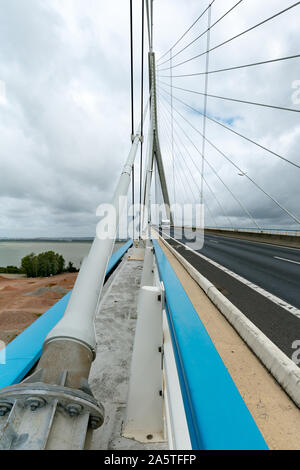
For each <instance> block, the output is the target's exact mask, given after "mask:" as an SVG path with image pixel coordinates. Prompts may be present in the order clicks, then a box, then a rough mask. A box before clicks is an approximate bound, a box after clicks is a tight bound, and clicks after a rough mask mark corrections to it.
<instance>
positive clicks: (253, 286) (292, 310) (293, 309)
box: [162, 232, 300, 318]
mask: <svg viewBox="0 0 300 470" xmlns="http://www.w3.org/2000/svg"><path fill="white" fill-rule="evenodd" d="M162 233H163V234H164V235H166V236H167V237H169V238H170V239H171V240H174V241H175V242H177V243H179V244H180V245H182V246H183V247H184V248H185V249H186V250H189V251H192V252H193V253H194V254H195V255H197V256H199V258H202V259H204V260H205V261H207V262H208V263H210V264H212V265H214V266H215V267H216V268H218V269H221V270H222V271H224V272H225V273H226V274H229V275H230V276H232V277H234V278H235V279H236V280H237V281H239V282H242V283H243V284H245V285H246V286H247V287H250V289H253V290H254V291H256V292H257V293H258V294H261V295H263V296H264V297H266V298H267V299H269V300H270V301H271V302H273V303H274V304H277V305H279V307H282V308H284V309H285V310H287V311H288V312H290V313H291V314H292V315H294V316H295V317H297V318H300V310H299V309H298V308H296V307H294V306H293V305H291V304H288V303H287V302H285V301H284V300H282V299H280V298H279V297H276V295H274V294H271V293H270V292H268V291H266V290H265V289H263V288H262V287H259V286H257V285H256V284H253V283H252V282H250V281H248V280H247V279H245V278H244V277H242V276H239V275H238V274H236V273H234V272H233V271H230V269H227V268H225V266H222V265H221V264H219V263H216V262H215V261H213V260H212V259H210V258H207V257H206V256H204V255H201V254H200V253H198V252H197V251H194V250H192V248H190V247H189V246H187V245H185V244H184V243H181V242H180V241H179V240H176V239H175V238H172V237H170V235H169V234H168V233H166V232H162Z"/></svg>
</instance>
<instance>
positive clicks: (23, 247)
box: [0, 241, 122, 268]
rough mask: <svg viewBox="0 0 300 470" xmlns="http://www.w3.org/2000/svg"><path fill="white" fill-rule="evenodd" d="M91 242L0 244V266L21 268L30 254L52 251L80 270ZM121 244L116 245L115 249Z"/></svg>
mask: <svg viewBox="0 0 300 470" xmlns="http://www.w3.org/2000/svg"><path fill="white" fill-rule="evenodd" d="M91 245H92V242H31V241H30V242H29V241H28V242H14V241H13V242H0V266H1V267H6V266H18V267H20V266H21V259H22V258H24V256H27V255H29V254H30V253H35V254H39V253H43V252H44V251H54V252H55V253H59V254H60V255H62V256H63V257H64V259H65V261H66V265H67V264H68V263H69V261H71V262H72V263H73V264H74V266H76V267H77V268H80V263H81V261H82V259H83V258H84V257H85V256H87V255H88V253H89V250H90V248H91ZM121 245H122V243H116V245H115V249H117V248H119V247H120V246H121Z"/></svg>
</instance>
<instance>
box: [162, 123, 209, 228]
mask: <svg viewBox="0 0 300 470" xmlns="http://www.w3.org/2000/svg"><path fill="white" fill-rule="evenodd" d="M164 128H165V129H166V128H167V127H165V126H164ZM165 135H166V136H167V137H168V140H169V142H170V138H169V136H168V134H167V132H166V134H165ZM168 147H169V145H168ZM169 154H170V147H169ZM180 154H181V155H182V153H181V152H180ZM171 162H172V159H171ZM178 162H180V164H181V163H182V162H181V161H180V160H178ZM181 168H182V169H183V171H182V174H183V175H184V177H185V180H186V184H184V183H183V179H182V176H181V172H180V171H178V175H179V176H180V180H181V185H182V187H183V189H184V192H185V196H186V201H187V202H188V200H189V199H188V197H187V188H188V187H189V186H190V184H189V181H188V179H187V176H186V175H185V172H184V167H183V166H182V165H181ZM187 168H188V167H187ZM188 170H189V168H188ZM189 172H190V174H191V171H190V170H189ZM191 177H192V179H193V180H194V182H195V179H194V177H193V175H192V174H191ZM175 178H176V179H177V181H178V178H177V174H176V173H175ZM196 186H197V185H196ZM191 192H192V195H193V198H194V202H195V203H196V202H197V197H196V196H195V193H194V191H193V190H192V189H191ZM204 201H205V199H204ZM205 207H206V208H207V209H208V212H209V213H210V216H211V219H212V220H213V221H214V223H215V226H216V227H217V226H218V224H217V221H216V219H215V217H214V216H213V214H212V212H211V209H210V207H209V204H207V202H206V201H205Z"/></svg>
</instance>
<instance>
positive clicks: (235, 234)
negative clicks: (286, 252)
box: [205, 229, 300, 248]
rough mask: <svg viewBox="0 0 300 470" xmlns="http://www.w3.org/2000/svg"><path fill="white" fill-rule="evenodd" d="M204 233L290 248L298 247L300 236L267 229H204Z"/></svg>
mask: <svg viewBox="0 0 300 470" xmlns="http://www.w3.org/2000/svg"><path fill="white" fill-rule="evenodd" d="M205 233H207V234H212V235H222V236H224V237H231V238H237V239H240V240H249V241H254V242H255V241H257V242H260V243H270V244H273V245H282V246H288V247H291V248H300V236H298V235H287V234H283V233H282V234H280V233H270V232H267V231H261V232H254V231H253V232H250V231H249V232H248V231H245V232H244V231H240V230H226V229H220V230H219V229H205Z"/></svg>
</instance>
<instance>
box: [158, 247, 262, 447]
mask: <svg viewBox="0 0 300 470" xmlns="http://www.w3.org/2000/svg"><path fill="white" fill-rule="evenodd" d="M153 245H154V249H155V256H156V262H157V266H158V271H159V275H160V279H161V281H162V282H163V284H164V288H165V309H166V312H167V318H168V323H169V329H170V334H171V338H172V344H173V351H174V355H175V359H176V365H177V372H178V377H179V381H180V387H181V393H182V398H183V402H184V408H185V413H186V419H187V423H188V429H189V433H190V439H191V443H192V448H193V449H194V450H196V449H201V450H212V449H218V450H223V449H226V450H241V449H243V450H250V449H252V450H266V449H267V445H266V443H265V441H264V439H263V437H262V435H261V433H260V431H259V429H258V428H257V426H256V424H255V422H254V420H253V418H252V416H251V414H250V412H249V410H248V409H247V407H246V405H245V403H244V401H243V399H242V397H241V395H240V393H239V391H238V390H237V388H236V386H235V384H234V382H233V380H232V378H231V376H230V375H229V373H228V371H227V369H226V367H225V365H224V363H223V361H222V359H221V357H220V356H219V354H218V352H217V350H216V348H215V346H214V344H213V343H212V341H211V339H210V337H209V335H208V333H207V331H206V329H205V328H204V326H203V324H202V322H201V320H200V318H199V316H198V314H197V312H196V311H195V309H194V307H193V305H192V303H191V301H190V300H189V298H188V296H187V294H186V292H185V290H184V288H183V287H182V285H181V284H180V282H179V280H178V278H177V276H176V274H175V272H174V270H173V269H172V267H171V265H170V263H169V261H168V260H167V258H166V256H165V255H164V253H163V250H162V249H161V247H160V245H159V243H158V242H157V241H155V240H153Z"/></svg>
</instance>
